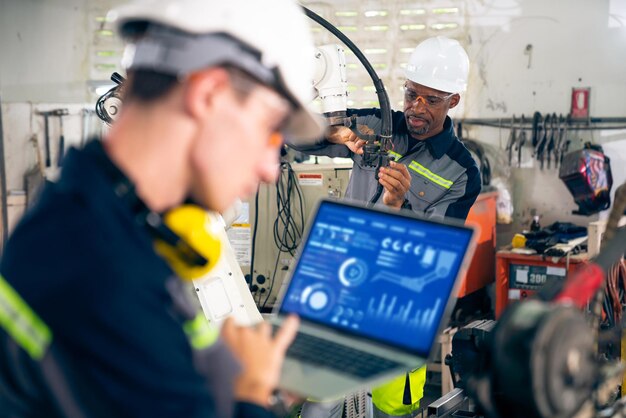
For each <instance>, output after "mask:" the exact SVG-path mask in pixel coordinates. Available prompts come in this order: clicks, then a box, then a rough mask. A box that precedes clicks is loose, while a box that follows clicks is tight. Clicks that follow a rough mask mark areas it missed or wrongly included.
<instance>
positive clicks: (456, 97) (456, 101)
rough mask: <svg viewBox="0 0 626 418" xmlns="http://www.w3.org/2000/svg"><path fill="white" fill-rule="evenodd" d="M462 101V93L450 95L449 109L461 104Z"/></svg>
mask: <svg viewBox="0 0 626 418" xmlns="http://www.w3.org/2000/svg"><path fill="white" fill-rule="evenodd" d="M460 101H461V95H460V94H455V95H454V96H452V97H450V106H449V109H454V108H455V107H456V105H458V104H459V102H460Z"/></svg>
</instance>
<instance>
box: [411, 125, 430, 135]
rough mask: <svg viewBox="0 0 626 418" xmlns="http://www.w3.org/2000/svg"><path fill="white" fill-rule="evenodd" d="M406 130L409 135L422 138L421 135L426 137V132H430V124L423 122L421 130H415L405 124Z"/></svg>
mask: <svg viewBox="0 0 626 418" xmlns="http://www.w3.org/2000/svg"><path fill="white" fill-rule="evenodd" d="M406 126H407V128H408V131H409V133H410V134H411V135H415V136H422V135H426V134H427V133H428V131H429V130H430V123H428V122H425V124H424V126H422V127H421V128H419V129H417V128H414V127H413V126H411V125H409V124H408V123H407V125H406Z"/></svg>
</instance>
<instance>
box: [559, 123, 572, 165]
mask: <svg viewBox="0 0 626 418" xmlns="http://www.w3.org/2000/svg"><path fill="white" fill-rule="evenodd" d="M571 120H572V119H571V115H570V114H568V115H567V116H566V117H565V122H564V128H563V139H562V140H561V143H560V144H559V166H561V165H562V164H563V156H564V155H565V154H567V151H568V150H569V144H570V142H571V141H570V140H569V139H567V134H568V133H569V132H567V127H568V126H569V124H570V123H571Z"/></svg>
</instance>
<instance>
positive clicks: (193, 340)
mask: <svg viewBox="0 0 626 418" xmlns="http://www.w3.org/2000/svg"><path fill="white" fill-rule="evenodd" d="M183 329H184V330H185V334H187V338H189V343H190V344H191V346H192V347H193V348H195V349H196V350H202V349H204V348H207V347H209V346H211V345H213V343H214V342H215V341H217V337H218V334H219V332H218V330H217V328H216V327H213V326H211V324H209V321H207V319H206V318H205V317H204V315H203V314H202V312H199V313H198V314H197V315H196V317H195V318H194V319H190V320H189V321H187V322H185V323H184V324H183Z"/></svg>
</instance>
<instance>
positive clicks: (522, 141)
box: [515, 115, 526, 167]
mask: <svg viewBox="0 0 626 418" xmlns="http://www.w3.org/2000/svg"><path fill="white" fill-rule="evenodd" d="M525 124H526V118H524V115H522V118H521V119H520V122H519V129H520V135H519V140H518V141H517V146H516V147H515V150H516V151H517V166H518V167H521V166H522V147H523V146H524V144H525V143H526V129H524V125H525Z"/></svg>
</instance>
